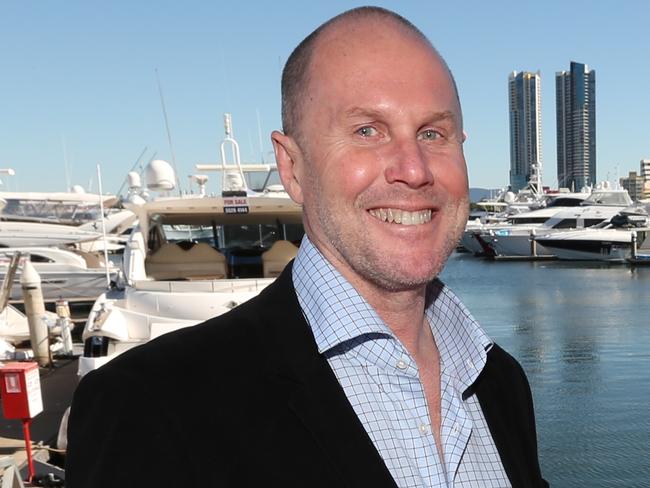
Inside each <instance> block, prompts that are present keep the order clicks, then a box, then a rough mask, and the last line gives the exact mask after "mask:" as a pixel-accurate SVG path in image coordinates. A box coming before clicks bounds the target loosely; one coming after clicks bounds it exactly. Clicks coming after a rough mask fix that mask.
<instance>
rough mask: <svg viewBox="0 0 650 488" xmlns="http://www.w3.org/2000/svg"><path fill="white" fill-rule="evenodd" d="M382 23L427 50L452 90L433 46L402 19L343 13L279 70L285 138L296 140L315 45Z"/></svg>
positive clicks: (372, 11) (369, 11) (363, 11)
mask: <svg viewBox="0 0 650 488" xmlns="http://www.w3.org/2000/svg"><path fill="white" fill-rule="evenodd" d="M366 23H367V24H373V23H374V24H383V25H384V26H386V25H388V26H390V27H392V28H393V29H396V30H397V31H398V32H400V33H401V34H402V35H405V36H410V37H412V38H414V39H416V40H417V41H419V42H422V43H423V44H425V45H426V46H427V47H428V48H430V49H431V50H432V51H433V52H434V53H435V55H436V56H437V57H438V58H439V59H440V62H441V63H442V64H443V65H444V66H445V68H446V69H447V71H448V72H449V77H450V79H451V81H452V84H453V86H454V90H455V91H456V97H458V91H457V90H456V85H455V81H454V79H453V76H452V74H451V72H450V71H449V69H448V68H447V65H446V63H445V61H444V59H442V57H441V56H440V55H439V54H438V52H437V51H436V49H435V48H434V47H433V45H432V44H431V42H430V41H429V39H427V37H426V36H425V35H424V34H423V33H422V32H421V31H420V30H419V29H418V28H417V27H415V26H414V25H413V24H412V23H411V22H409V21H408V20H406V19H405V18H404V17H402V16H400V15H398V14H396V13H395V12H392V11H390V10H386V9H384V8H381V7H359V8H355V9H352V10H348V11H347V12H343V13H342V14H340V15H337V16H336V17H333V18H332V19H330V20H328V21H327V22H325V23H324V24H322V25H321V26H319V27H318V28H317V29H316V30H314V31H313V32H312V33H311V34H309V35H308V36H307V37H306V38H305V39H304V40H303V41H302V42H301V43H300V44H299V45H298V46H297V47H296V48H295V49H294V51H293V52H292V53H291V55H290V56H289V59H287V63H286V64H285V66H284V70H283V71H282V87H281V89H282V127H283V131H284V133H285V134H286V135H289V136H292V137H294V138H296V139H298V140H299V139H300V136H301V133H300V123H301V115H302V112H303V110H304V109H305V99H306V96H305V95H306V94H307V92H308V88H309V83H310V76H311V71H312V70H311V69H310V68H311V65H312V60H313V58H314V57H315V55H316V54H317V52H318V48H319V46H320V45H321V44H322V42H323V41H324V40H325V39H327V38H328V37H332V36H336V35H338V34H340V33H342V32H347V34H343V35H349V34H350V33H352V32H354V30H355V27H356V26H358V25H359V24H366Z"/></svg>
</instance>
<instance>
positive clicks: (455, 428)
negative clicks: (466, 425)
mask: <svg viewBox="0 0 650 488" xmlns="http://www.w3.org/2000/svg"><path fill="white" fill-rule="evenodd" d="M459 430H460V428H459V427H458V422H456V423H454V434H458V431H459Z"/></svg>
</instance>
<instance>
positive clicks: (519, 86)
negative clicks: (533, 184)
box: [508, 71, 542, 191]
mask: <svg viewBox="0 0 650 488" xmlns="http://www.w3.org/2000/svg"><path fill="white" fill-rule="evenodd" d="M508 88H509V90H508V98H509V100H508V104H509V108H510V188H511V190H512V191H518V190H521V189H522V188H524V187H525V186H526V185H527V184H528V182H529V181H530V179H531V175H532V174H533V173H535V174H537V173H538V171H541V170H542V99H541V97H542V92H541V75H540V73H539V71H537V72H536V73H532V72H530V71H520V72H517V71H513V72H512V73H510V76H509V77H508ZM538 190H541V189H538Z"/></svg>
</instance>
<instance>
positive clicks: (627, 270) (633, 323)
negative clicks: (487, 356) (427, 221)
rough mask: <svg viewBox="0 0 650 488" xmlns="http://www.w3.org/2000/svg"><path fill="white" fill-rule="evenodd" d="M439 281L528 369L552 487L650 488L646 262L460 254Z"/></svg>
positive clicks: (649, 277)
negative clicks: (514, 258) (503, 258)
mask: <svg viewBox="0 0 650 488" xmlns="http://www.w3.org/2000/svg"><path fill="white" fill-rule="evenodd" d="M442 279H443V280H444V281H445V283H447V284H448V285H449V286H450V287H451V288H452V289H453V290H454V291H455V292H456V294H457V295H459V297H460V298H461V299H462V300H463V301H464V302H465V304H466V305H467V307H468V309H469V310H470V311H471V312H472V314H473V315H474V317H475V318H476V319H477V320H478V321H479V322H480V323H481V325H482V326H483V327H484V328H485V329H486V331H487V332H488V334H489V335H490V337H491V338H492V339H493V340H494V341H495V342H497V343H498V344H499V345H501V346H502V347H503V348H505V349H506V350H507V351H508V352H510V353H511V354H512V355H513V356H515V357H516V358H517V359H518V360H519V361H520V363H521V364H522V366H523V368H524V370H525V371H526V373H527V375H528V378H529V381H530V383H531V388H532V391H533V397H534V401H535V413H536V419H537V429H538V441H539V452H540V462H541V466H542V472H543V474H544V476H545V478H546V479H547V480H548V481H549V483H550V485H551V486H553V487H560V488H578V487H586V486H588V487H590V488H610V487H648V486H650V461H649V459H650V458H649V457H648V453H647V446H648V439H650V419H649V418H648V415H647V413H648V399H649V398H650V382H649V381H648V371H649V370H650V352H649V351H650V327H648V316H650V300H649V296H650V295H649V293H650V268H649V267H629V266H621V265H616V264H606V263H599V262H585V263H580V262H564V261H492V260H487V259H476V258H474V257H472V256H470V255H469V254H466V253H465V254H459V253H457V254H454V255H452V257H451V258H450V261H449V263H448V265H447V267H446V268H445V270H444V272H443V274H442Z"/></svg>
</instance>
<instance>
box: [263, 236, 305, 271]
mask: <svg viewBox="0 0 650 488" xmlns="http://www.w3.org/2000/svg"><path fill="white" fill-rule="evenodd" d="M297 253H298V248H297V247H296V246H294V245H293V244H292V243H291V242H289V241H275V242H274V243H273V245H272V246H271V248H270V249H269V250H268V251H266V252H264V253H262V267H263V269H264V277H265V278H276V277H278V276H280V273H282V270H283V269H284V268H285V266H286V265H287V264H288V263H289V261H291V260H292V259H293V258H295V257H296V254H297Z"/></svg>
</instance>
